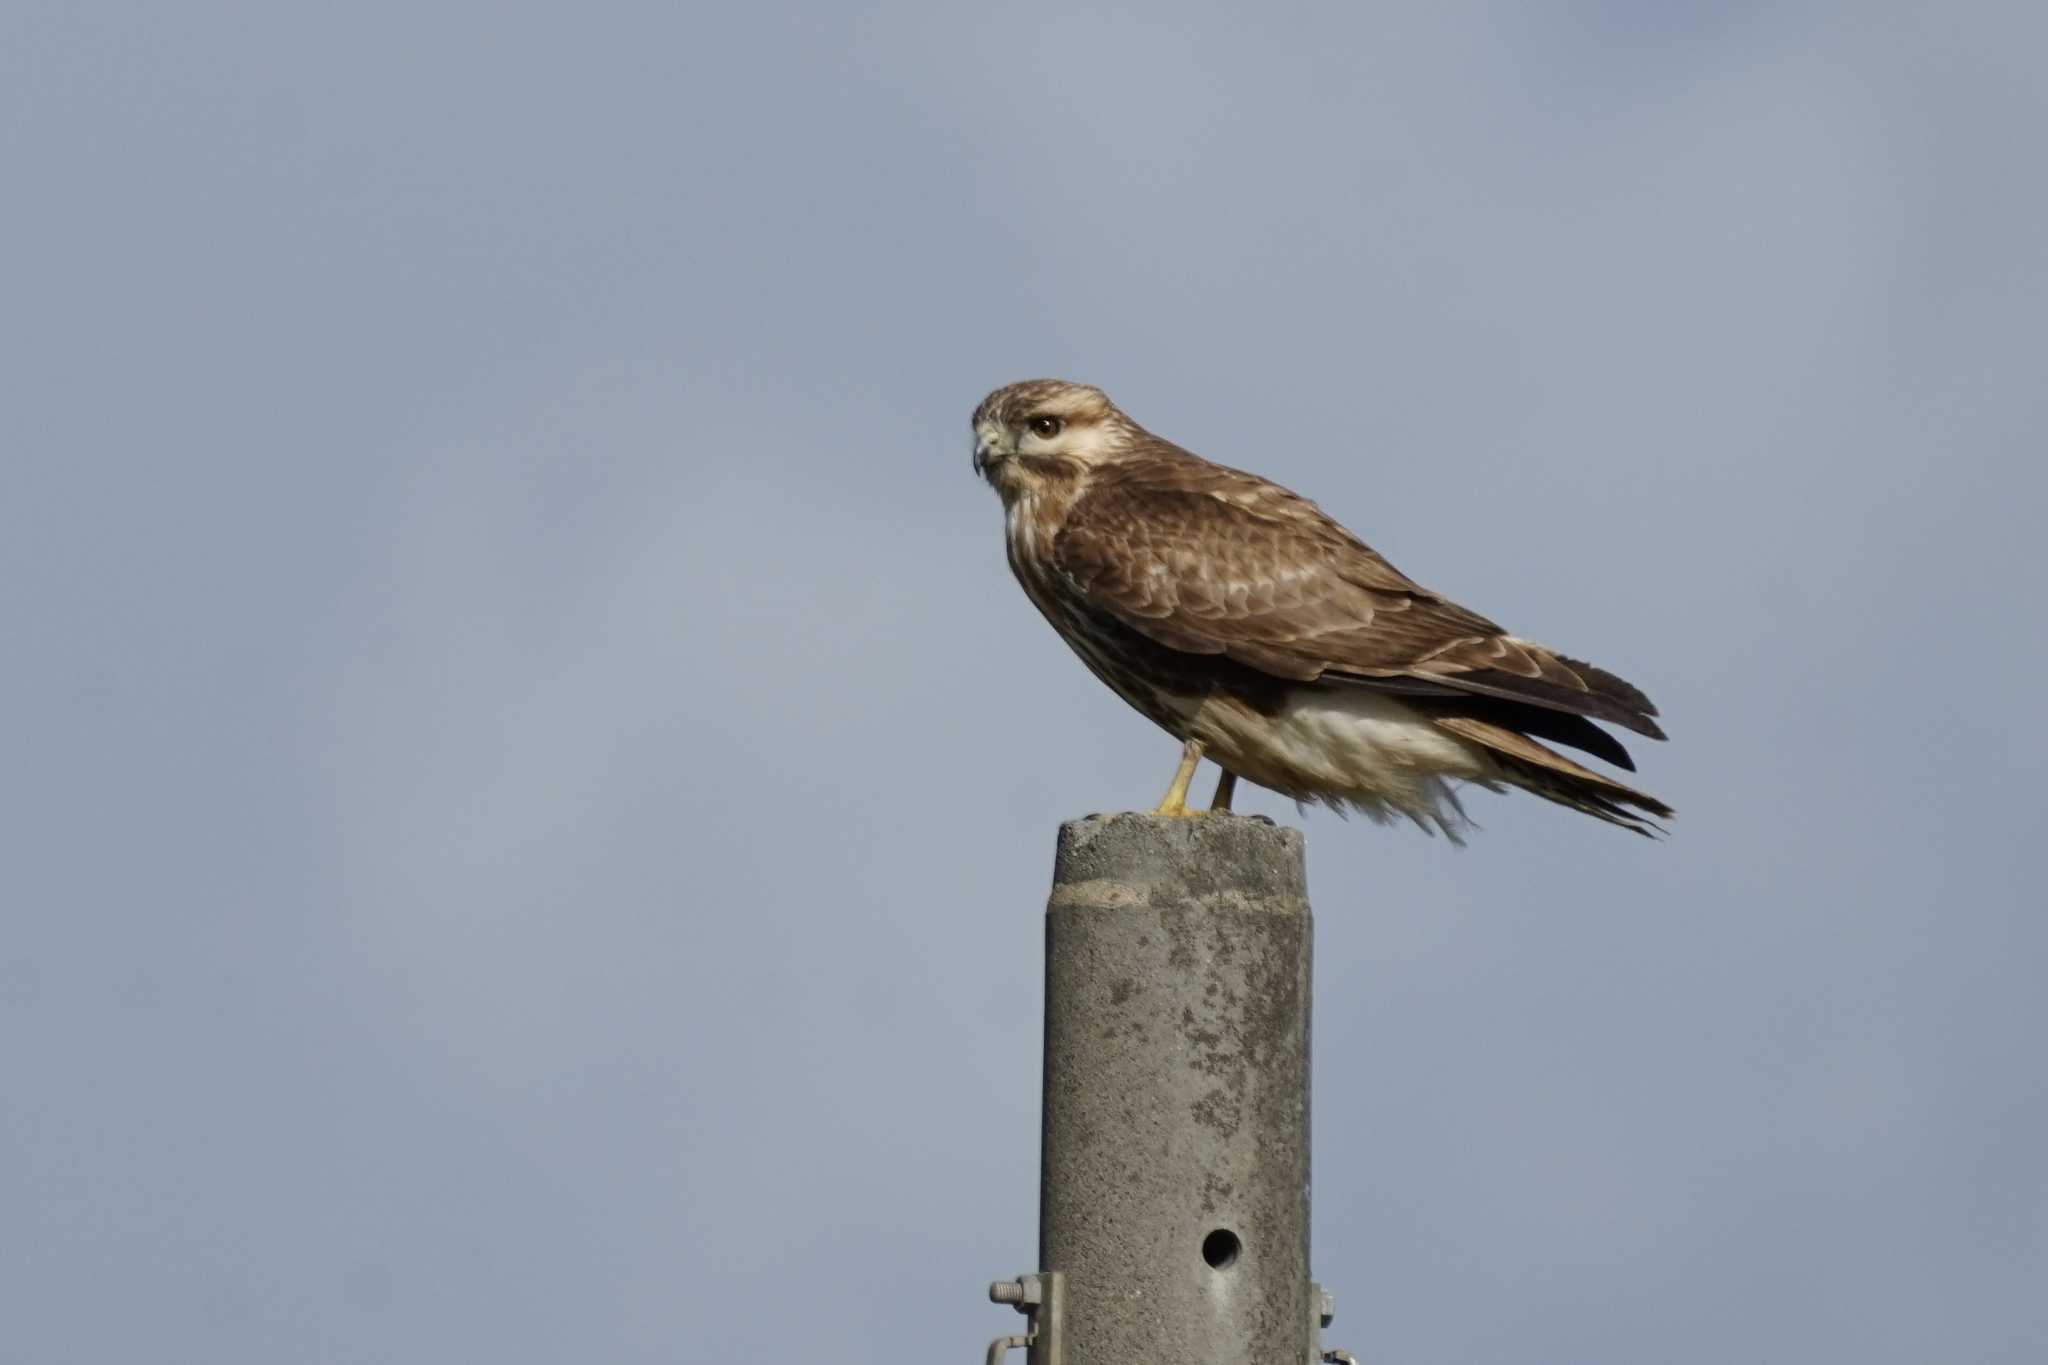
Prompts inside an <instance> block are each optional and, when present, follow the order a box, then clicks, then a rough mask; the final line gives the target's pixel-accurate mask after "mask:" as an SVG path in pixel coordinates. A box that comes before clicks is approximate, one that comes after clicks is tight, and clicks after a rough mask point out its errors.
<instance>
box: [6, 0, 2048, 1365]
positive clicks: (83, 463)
mask: <svg viewBox="0 0 2048 1365" xmlns="http://www.w3.org/2000/svg"><path fill="white" fill-rule="evenodd" d="M2044 52H2048V12H2044V11H2043V9H2042V8H2041V7H2039V6H2033V5H2024V4H2011V5H1997V4H1984V3H1978V4H1957V5H1942V6H1937V5H1895V4H1875V3H1871V4H1849V3H1842V4H1822V3H1774V4H1735V5H1703V4H1702V5H1675V4H1674V5H1649V4H1642V5H1630V4H1621V3H1595V2H1592V0H1584V2H1578V3H1546V4H1522V3H1502V4H1498V5H1491V6H1489V5H1435V4H1427V5H1425V4H1409V5H1372V6H1364V5H1326V6H1313V5H1274V6H1270V7H1261V8H1260V9H1259V10H1258V11H1257V12H1256V13H1254V9H1253V7H1251V6H1217V5H1173V6H1164V5H1162V6H1156V7H1139V8H1119V7H1112V8H1107V9H1101V10H1097V9H1096V8H1094V7H1091V6H1080V5H1064V4H1047V5H1037V6H1030V7H1022V8H1020V7H1017V6H1001V7H998V6H966V5H943V4H936V3H934V4H892V5H880V6H861V5H827V4H815V5H806V6H784V5H760V6H737V5H736V6H721V7H716V8H714V7H710V6H689V5H684V6H676V5H672V4H664V5H657V4H644V5H597V4H594V5H584V6H545V7H543V6H530V5H516V6H515V5H489V4H429V5H416V4H407V5H393V4H384V3H364V4H355V5H348V6H317V7H315V6H297V5H279V4H253V3H252V4H234V5H228V4H219V3H208V2H206V0H194V2H193V3H186V4H179V5H161V4H113V3H110V4H93V5H79V4H72V3H64V4H50V3H33V2H28V0H15V2H14V3H12V4H9V5H7V6H6V7H5V8H4V10H0V186H4V194H5V210H4V213H0V301H4V307H5V325H4V327H0V376H4V378H0V386H4V392H5V399H4V402H0V458H4V466H5V467H4V474H0V624H4V632H5V651H6V652H5V660H6V662H5V667H4V669H0V717H4V719H0V724H4V727H5V730H4V733H5V750H4V754H5V758H4V769H0V772H4V777H0V822H4V823H0V828H4V829H5V831H6V848H5V859H4V867H5V871H4V874H0V875H4V882H0V887H4V916H5V918H4V929H5V932H4V935H0V1211H4V1212H0V1323H4V1326H0V1333H4V1343H0V1355H4V1357H5V1358H6V1359H7V1360H9V1361H22V1362H29V1363H31V1365H44V1363H45V1362H74V1361H76V1362H122V1363H124V1365H125V1363H126V1362H135V1361H195V1362H197V1361H203V1362H207V1363H208V1365H244V1363H246V1365H276V1362H301V1361H305V1362H339V1363H345V1365H361V1363H363V1362H372V1361H377V1362H386V1361H388V1362H443V1361H494V1362H507V1363H508V1365H509V1363H510V1362H551V1361H577V1362H581V1361H604V1362H640V1361H647V1362H653V1361H690V1362H698V1361H701V1362H708V1363H709V1365H725V1362H734V1361H741V1360H771V1359H794V1358H813V1359H832V1360H847V1361H875V1362H883V1361H886V1362H891V1363H892V1365H894V1363H895V1362H904V1361H946V1360H955V1361H964V1360H970V1359H978V1358H979V1353H980V1351H981V1350H982V1348H983V1345H984V1344H985V1343H986V1342H987V1340H988V1339H989V1338H990V1337H991V1336H994V1335H995V1334H997V1333H998V1332H1001V1331H1006V1330H1010V1329H1011V1327H1012V1325H1013V1324H1014V1323H1015V1321H1016V1319H1015V1318H1014V1316H1013V1315H1011V1314H1009V1313H1008V1312H1007V1311H1005V1310H1000V1309H997V1308H994V1307H992V1306H991V1305H989V1304H988V1303H987V1302H986V1301H985V1299H984V1298H983V1288H984V1286H985V1284H986V1282H987V1281H988V1280H989V1279H991V1278H993V1277H996V1276H1006V1275H1011V1274H1015V1273H1017V1272H1020V1271H1024V1270H1029V1269H1032V1268H1033V1262H1034V1249H1035V1240H1036V1231H1035V1226H1034V1223H1035V1216H1036V1193H1035V1183H1036V1148H1037V1094H1036V1090H1037V1067H1038V1019H1039V998H1038V996H1039V981H1040V962H1039V951H1038V944H1039V935H1040V922H1039V920H1040V910H1041V907H1042V904H1043V896H1044V890H1045V885H1046V879H1047V874H1048V871H1049V866H1050V859H1051V853H1052V842H1053V834H1054V829H1055V827H1056V825H1057V824H1058V822H1059V821H1060V820H1062V819H1063V818H1066V817H1069V816H1073V815H1077V814H1081V813H1084V812H1088V811H1095V810H1103V809H1115V808H1120V807H1129V806H1137V805H1143V804H1149V803H1150V802H1151V801H1153V800H1155V799H1156V798H1157V796H1158V792H1159V789H1160V788H1161V786H1163V784H1164V781H1165V779H1166V777H1167V775H1168V773H1169V771H1170V769H1171V766H1172V762H1173V758H1174V752H1175V751H1174V746H1173V744H1172V742H1171V740H1169V739H1168V738H1166V737H1165V736H1163V735H1161V734H1160V733H1159V732H1157V731H1156V730H1154V729H1153V728H1151V727H1150V726H1149V724H1148V723H1146V722H1145V721H1143V720H1142V719H1140V718H1138V717H1137V716H1136V715H1135V714H1134V713H1132V712H1129V711H1127V710H1126V709H1125V708H1124V706H1123V705H1122V703H1120V702H1118V701H1117V700H1116V699H1115V698H1114V697H1112V696H1111V695H1110V694H1109V693H1108V692H1107V691H1106V690H1105V689H1103V688H1102V687H1101V686H1100V685H1099V684H1098V683H1096V682H1095V681H1094V680H1093V679H1092V678H1091V677H1089V676H1088V675H1087V673H1086V672H1085V671H1084V670H1083V669H1082V668H1081V667H1080V665H1079V664H1078V663H1077V662H1076V661H1075V660H1074V659H1073V658H1072V657H1071V656H1069V655H1068V653H1067V652H1066V650H1065V649H1064V648H1063V647H1062V646H1061V645H1060V644H1059V643H1058V641H1057V640H1056V639H1055V638H1054V636H1053V635H1052V634H1051V632H1050V631H1049V630H1048V629H1047V628H1046V626H1045V625H1044V624H1043V622H1041V621H1040V620H1039V619H1038V617H1037V616H1036V614H1035V613H1033V612H1032V610H1031V609H1030V607H1029V606H1028V604H1027V603H1026V602H1025V600H1024V598H1023V597H1022V595H1021V594H1020V593H1019V592H1018V591H1017V589H1016V588H1015V586H1014V585H1013V584H1012V583H1011V582H1010V580H1009V577H1008V573H1007V570H1006V569H1005V567H1004V565H1003V560H1002V554H1001V548H1000V534H999V518H998V514H997V505H996V502H995V499H994V497H993V495H992V494H991V493H990V492H989V491H988V490H987V489H986V488H984V487H982V486H980V485H979V484H978V483H977V482H976V481H975V480H974V479H973V478H972V476H971V474H970V471H969V465H968V455H969V442H968V433H967V425H966V422H967V415H968V413H969V412H970V410H971V409H972V408H973V406H974V404H975V402H976V401H977V400H978V399H979V398H980V397H981V396H982V394H983V393H984V392H985V391H987V390H988V389H989V388H991V387H993V386H995V385H997V384H999V383H1002V382H1005V381H1008V380H1012V379H1017V378H1023V377H1026V376H1032V375H1040V374H1053V375H1061V376H1066V377H1071V378H1077V379H1083V380H1088V381H1091V382H1094V383H1097V384H1100V385H1102V386H1103V387H1104V388H1106V389H1107V390H1108V391H1109V392H1110V393H1111V394H1112V395H1113V396H1114V397H1115V398H1116V399H1117V400H1118V401H1119V402H1120V403H1121V404H1122V405H1123V406H1124V407H1125V408H1126V409H1127V410H1128V411H1129V412H1130V413H1132V414H1133V415H1134V416H1135V417H1137V418H1138V419H1139V420H1140V421H1142V422H1144V423H1146V424H1147V425H1149V426H1151V427H1153V428H1154V429H1155V430H1157V431H1159V432H1161V433H1162V434H1164V435H1167V436H1169V437H1172V438H1175V439H1178V440H1180V441H1182V442H1184V443H1186V444H1188V445H1191V446H1193V447H1194V448H1195V449H1197V450H1199V451H1201V452H1202V453H1204V454H1207V455H1209V456H1211V457H1213V458H1217V459H1220V460H1224V461H1226V462H1228V463H1232V464H1238V465H1244V466H1248V467H1251V468H1254V469H1257V470H1260V471H1261V472H1264V473H1266V474H1269V475H1270V476H1272V477H1275V478H1277V479H1279V480H1281V481H1283V482H1285V483H1288V484H1289V485H1291V486H1294V487H1296V488H1298V489H1300V490H1301V491H1303V492H1305V493H1307V494H1308V495H1309V496H1311V497H1314V498H1316V499H1317V500H1318V501H1320V502H1321V503H1322V504H1323V505H1324V506H1325V507H1326V508H1328V509H1329V510H1330V511H1331V512H1332V513H1334V514H1335V515H1336V516H1338V517H1339V518H1340V519H1342V520H1343V521H1345V522H1346V523H1347V524H1349V525H1350V526H1351V527H1352V528H1353V529H1355V530H1356V531H1357V532H1359V534H1361V535H1362V536H1364V537H1365V538H1366V539H1367V540H1368V541H1370V542H1371V543H1372V544H1374V545H1375V546H1376V547H1377V548H1379V549H1381V550H1382V551H1384V552H1385V553H1386V554H1388V555H1389V556H1390V557H1391V558H1392V559H1393V560H1394V562H1395V563H1396V564H1398V565H1400V566H1401V567H1402V568H1403V569H1405V570H1406V571H1407V572H1409V573H1410V574H1412V575H1414V576H1416V577H1418V578H1420V579H1422V580H1423V581H1424V582H1426V583H1428V584H1430V585H1431V586H1433V587H1436V588H1438V589H1440V590H1442V591H1444V592H1447V593H1449V594H1451V595H1453V596H1454V597H1456V598H1458V599H1459V600H1461V601H1464V602H1466V603H1467V604H1469V605H1471V606H1472V607H1474V608H1476V609H1478V610H1480V611H1483V612H1485V613H1487V614H1488V615H1491V616H1493V617H1495V618H1497V619H1499V620H1501V621H1503V622H1505V623H1507V624H1509V625H1510V626H1511V627H1512V628H1514V629H1516V630H1518V631H1520V632H1522V633H1524V634H1528V635H1531V636H1534V637H1536V638H1538V639H1542V640H1545V641H1548V642H1551V643H1553V644H1555V645H1557V646H1559V647H1561V648H1564V649H1567V650H1569V651H1571V652H1572V653H1575V654H1583V655H1585V656H1588V657H1591V658H1593V659H1595V660H1597V661H1599V662H1601V663H1603V664H1606V665H1608V666H1610V667H1612V668H1614V669H1615V670H1616V671H1618V672H1620V673H1622V674H1623V675H1624V676H1626V677H1628V678H1630V679H1632V680H1634V681H1636V682H1638V683H1640V684H1641V685H1642V686H1644V687H1645V688H1646V689H1647V690H1648V691H1649V692H1650V693H1651V694H1652V695H1653V696H1654V697H1655V698H1656V700H1657V701H1658V703H1659V704H1660V705H1661V706H1662V708H1663V710H1664V714H1665V717H1666V719H1667V721H1668V724H1669V729H1670V731H1671V734H1672V736H1673V742H1672V743H1671V744H1669V745H1654V744H1640V745H1637V746H1636V747H1637V751H1638V756H1639V759H1640V760H1641V762H1642V774H1641V776H1642V780H1643V783H1644V785H1645V786H1646V787H1648V788H1649V789H1650V790H1652V791H1655V792H1657V793H1658V794H1660V795H1662V796H1664V797H1665V798H1667V799H1669V800H1670V801H1672V802H1673V803H1674V804H1675V805H1676V806H1677V807H1678V808H1679V810H1680V818H1679V820H1678V822H1677V826H1676V831H1675V835H1674V837H1673V838H1672V839H1671V840H1669V841H1668V842H1666V843H1663V844H1657V845H1653V844H1650V843H1648V842H1646V841H1643V840H1639V839H1635V838H1632V837H1630V836H1628V835H1626V834H1623V833H1620V832H1618V831H1615V830H1612V829H1608V828H1605V827H1603V826H1600V825H1598V824H1595V823H1594V822H1592V821H1589V820H1586V819H1584V818H1582V817H1578V816H1575V815H1572V814H1570V813H1569V812H1565V811H1562V810H1559V809H1556V808H1552V807H1549V806H1546V805H1544V804H1543V803H1541V802H1538V801H1535V800H1531V799H1528V798H1514V799H1506V798H1498V797H1492V796H1488V795H1486V794H1484V793H1478V794H1475V795H1474V796H1473V797H1472V799H1471V803H1470V804H1471V808H1472V811H1473V814H1474V815H1475V816H1476V817H1477V819H1478V820H1479V821H1480V823H1481V824H1482V825H1483V826H1484V827H1485V828H1484V830H1483V832H1482V833H1481V834H1480V835H1479V836H1478V838H1477V839H1476V841H1475V843H1474V845H1473V846H1472V847H1471V848H1469V849H1467V850H1464V851H1459V850H1457V849H1454V848H1452V847H1450V846H1448V845H1447V844H1445V843H1444V842H1443V841H1441V840H1432V839H1429V838H1426V837H1424V836H1422V835H1420V834H1418V833H1416V832H1415V831H1413V830H1406V829H1379V828H1375V827H1373V826H1371V825H1369V824H1365V823H1363V822H1355V821H1354V822H1351V823H1346V822H1343V821H1341V820H1338V819H1336V818H1334V817H1332V816H1329V815H1327V814H1325V813H1322V812H1315V813H1311V814H1309V815H1308V816H1306V817H1305V818H1303V817H1299V816H1297V815H1296V814H1295V813H1294V811H1293V809H1292V807H1291V806H1290V805H1289V804H1288V803H1285V802H1282V801H1279V800H1277V799H1275V798H1273V797H1271V796H1269V795H1267V794H1264V793H1256V794H1253V795H1251V796H1249V798H1247V799H1246V801H1245V802H1244V804H1245V805H1247V806H1249V807H1250V808H1252V809H1255V810H1259V811H1265V812H1269V813H1272V814H1274V815H1276V816H1277V817H1279V818H1282V819H1285V820H1288V821H1290V822H1295V821H1299V822H1300V823H1302V824H1304V826H1305V827H1306V829H1307V831H1308V839H1309V862H1310V876H1311V886H1312V890H1313V895H1314V900H1315V907H1316V913H1317V922H1318V941H1317V954H1316V967H1317V987H1318V996H1317V1001H1316V1047H1315V1067H1316V1076H1315V1083H1316V1095H1315V1140H1316V1148H1315V1173H1316V1183H1315V1231H1314V1245H1315V1256H1314V1263H1315V1271H1316V1274H1317V1276H1318V1278H1319V1279H1320V1280H1321V1281H1322V1282H1323V1283H1324V1284H1326V1285H1328V1286H1329V1287H1330V1288H1331V1289H1333V1290H1334V1291H1335V1293H1336V1294H1337V1297H1338V1304H1339V1317H1338V1323H1337V1327H1336V1328H1335V1329H1334V1330H1333V1332H1332V1336H1333V1338H1334V1339H1335V1340H1336V1341H1338V1342H1341V1343H1343V1344H1347V1345H1349V1346H1351V1347H1352V1348H1353V1349H1355V1350H1357V1351H1359V1352H1360V1353H1361V1355H1362V1356H1364V1357H1365V1358H1367V1359H1369V1360H1371V1361H1373V1362H1377V1363H1378V1365H1428V1363H1431V1362H1442V1363H1443V1365H1476V1363H1477V1362H1502V1363H1503V1365H1505V1363H1507V1362H1547V1361H1571V1362H1575V1365H1605V1363H1609V1362H1611V1363H1612V1365H1639V1363H1640V1362H1643V1361H1658V1362H1673V1363H1678V1365H1683V1363H1686V1362H1702V1363H1704V1362H1716V1363H1717V1365H1718V1363H1719V1362H1725V1361H1730V1360H1736V1361H1787V1362H1791V1361H1798V1362H1814V1361H1821V1362H1854V1363H1855V1365H1881V1363H1883V1362H1900V1363H1901V1365H1908V1363H1910V1365H1924V1363H1925V1362H1931V1361H1967V1362H1972V1363H1973V1365H1991V1363H1992V1362H2038V1361H2040V1360H2042V1359H2044V1358H2048V1293H2044V1292H2043V1286H2044V1285H2048V1170H2044V1156H2043V1154H2044V1153H2048V1057H2044V1046H2048V992H2044V977H2048V915H2044V909H2048V907H2044V904H2043V901H2044V896H2043V893H2042V891H2041V889H2040V886H2041V882H2040V875H2039V864H2040V858H2041V847H2040V846H2041V829H2042V822H2041V806H2040V801H2041V779H2042V777H2043V774H2044V771H2048V742H2044V738H2043V729H2042V721H2041V707H2040V693H2041V689H2042V686H2043V680H2044V678H2048V610H2044V607H2043V601H2042V594H2043V591H2044V589H2048V583H2044V574H2043V565H2044V562H2048V554H2044V550H2043V548H2042V544H2041V523H2042V520H2043V513H2044V509H2048V478H2044V475H2043V472H2042V459H2043V430H2044V426H2048V382H2044V376H2043V357H2044V355H2048V337H2044V335H2043V333H2044V331H2048V327H2044V322H2043V319H2044V317H2048V178H2044V176H2043V174H2042V167H2043V161H2042V157H2043V152H2042V147H2043V137H2044V132H2048V76H2044V71H2043V54H2044Z"/></svg>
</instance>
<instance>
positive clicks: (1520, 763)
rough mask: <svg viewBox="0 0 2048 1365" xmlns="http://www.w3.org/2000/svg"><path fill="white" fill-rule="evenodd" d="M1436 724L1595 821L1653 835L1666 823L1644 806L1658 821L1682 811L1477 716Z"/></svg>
mask: <svg viewBox="0 0 2048 1365" xmlns="http://www.w3.org/2000/svg"><path fill="white" fill-rule="evenodd" d="M1436 723H1437V724H1438V725H1439V726H1441V727H1442V728H1443V729H1446V730H1448V731H1450V732H1451V733H1452V734H1454V735H1459V736H1461V737H1463V738H1465V739H1469V740H1471V741H1473V742H1474V743H1476V744H1480V745H1484V746H1485V747H1486V749H1487V750H1488V751H1489V752H1490V753H1491V754H1492V756H1493V761H1494V762H1495V763H1497V764H1499V765H1500V768H1501V771H1502V772H1503V773H1504V774H1505V775H1506V776H1507V778H1508V780H1509V781H1511V782H1513V783H1514V784H1515V785H1516V786H1518V787H1521V788H1522V789H1523V790H1524V791H1529V792H1533V793H1535V794H1536V795H1537V796H1540V797H1542V798H1543V799H1544V800H1546V801H1555V802H1556V803H1557V804H1558V805H1560V806H1569V807H1571V808H1572V809H1573V810H1576V811H1583V812H1585V813H1586V814H1587V815H1590V816H1592V817H1593V818H1594V819H1596V820H1604V821H1606V822H1607V823H1608V824H1610V825H1619V826H1621V827H1622V828H1623V829H1629V830H1634V831H1635V832H1636V833H1637V834H1640V835H1643V836H1644V837H1646V838H1653V839H1654V838H1656V837H1657V836H1659V835H1661V834H1663V833H1664V832H1665V830H1664V828H1663V826H1661V825H1659V824H1657V823H1656V821H1655V820H1651V819H1647V818H1645V816H1643V815H1638V814H1637V813H1636V812H1637V811H1645V812H1647V813H1648V814H1649V815H1653V816H1656V817H1657V819H1659V820H1668V819H1670V818H1671V817H1672V816H1673V815H1675V814H1676V813H1677V812H1675V811H1673V810H1672V809H1671V807H1669V806H1667V805H1665V804H1664V803H1663V802H1662V801H1659V800H1658V799H1657V798H1656V797H1654V796H1651V795H1650V794H1649V793H1648V792H1640V791H1637V790H1636V789H1635V788H1634V787H1631V786H1627V785H1626V784H1624V783H1620V782H1617V781H1615V780H1614V779H1613V778H1611V777H1602V776H1601V775H1600V774H1599V773H1596V772H1594V771H1593V770H1592V769H1590V768H1582V767H1580V766H1579V765H1578V764H1576V763H1574V762H1572V761H1571V760H1570V759H1568V758H1566V757H1565V756H1564V755H1563V754H1560V753H1556V752H1554V751H1552V750H1550V749H1546V748H1544V747H1543V746H1542V745H1541V744H1538V743H1537V742H1536V741H1535V740H1533V739H1531V738H1529V737H1528V736H1527V735H1524V734H1519V733H1517V732H1516V731H1513V730H1509V729H1507V728H1505V727H1503V726H1500V725H1496V724H1493V723H1492V722H1489V721H1485V720H1481V719H1479V718H1478V717H1476V716H1438V717H1437V718H1436ZM1631 808H1633V809H1631Z"/></svg>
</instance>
